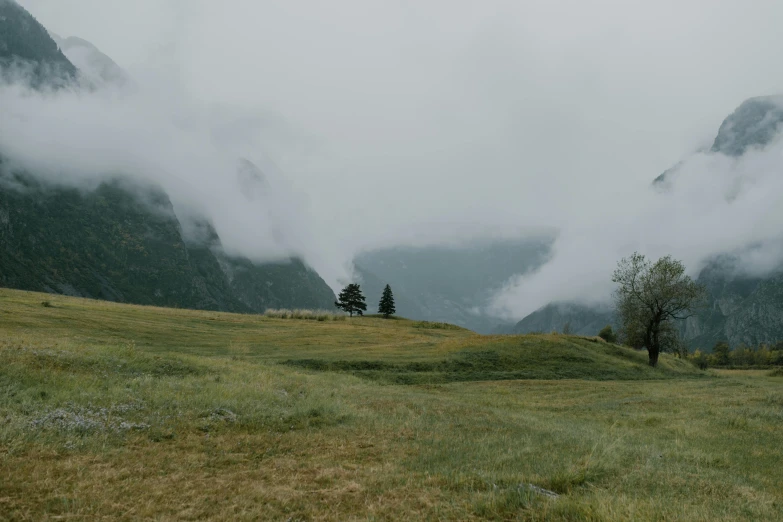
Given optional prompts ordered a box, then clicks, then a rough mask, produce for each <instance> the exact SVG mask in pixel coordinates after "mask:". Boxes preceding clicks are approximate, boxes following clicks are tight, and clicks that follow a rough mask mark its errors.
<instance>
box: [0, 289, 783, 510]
mask: <svg viewBox="0 0 783 522" xmlns="http://www.w3.org/2000/svg"><path fill="white" fill-rule="evenodd" d="M43 301H49V303H50V305H51V306H48V307H45V306H42V304H41V303H42V302H43ZM417 324H420V323H417V322H413V321H407V320H395V321H387V320H383V319H379V318H370V317H365V318H354V319H349V320H345V321H324V322H319V321H291V320H286V319H272V318H265V317H262V316H241V315H230V314H217V313H212V312H195V311H186V310H166V309H157V308H145V307H136V306H125V305H116V304H111V303H102V302H96V301H87V300H79V299H72V298H66V297H59V296H42V295H41V294H33V293H25V292H15V291H6V290H0V362H2V364H1V365H0V519H9V520H55V519H63V518H69V519H77V520H78V519H99V518H111V519H120V520H138V519H155V520H173V519H222V520H228V519H232V520H258V519H264V520H354V519H356V520H401V519H408V520H410V519H437V520H471V519H496V520H508V519H521V520H688V521H690V520H704V521H707V520H710V521H712V520H777V519H783V471H781V470H783V465H782V464H783V429H781V428H783V426H782V423H783V391H781V388H780V378H779V377H771V376H768V375H767V374H766V373H767V372H720V374H718V373H711V374H704V373H702V372H699V371H697V370H695V369H694V368H693V367H691V366H689V365H688V364H686V363H683V362H682V361H680V360H678V359H675V358H673V357H668V356H666V357H663V358H662V367H661V368H659V369H650V368H647V367H646V365H645V357H644V354H640V353H638V352H634V351H630V350H626V349H623V348H620V347H616V346H614V345H608V344H605V343H603V342H597V341H595V340H591V339H584V338H578V337H571V336H548V335H544V336H510V337H484V336H479V335H475V334H473V333H471V332H469V331H466V330H462V329H455V328H421V327H417V326H416V325H417ZM286 361H292V362H290V363H286ZM293 361H298V362H293ZM302 361H316V362H307V363H305V362H302ZM373 365H374V366H373ZM324 370H326V371H324ZM399 376H405V378H404V379H396V377H399ZM518 377H524V378H523V379H518ZM395 382H409V383H414V384H406V385H399V384H394V383H395ZM530 485H533V486H536V487H541V488H545V489H548V490H552V491H555V492H557V493H559V494H560V496H559V497H558V498H556V499H552V498H549V497H547V496H545V495H541V494H539V493H537V492H536V490H535V489H532V488H531V487H530Z"/></svg>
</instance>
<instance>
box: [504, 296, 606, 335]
mask: <svg viewBox="0 0 783 522" xmlns="http://www.w3.org/2000/svg"><path fill="white" fill-rule="evenodd" d="M614 322H615V319H614V314H613V313H612V311H611V310H602V309H598V308H593V307H590V306H585V305H580V304H576V303H553V304H548V305H546V306H544V307H543V308H540V309H538V310H536V311H535V312H533V313H532V314H530V315H528V316H526V317H525V318H524V319H522V320H521V321H519V322H518V323H517V324H515V325H514V326H513V327H512V328H511V329H510V330H509V331H506V332H504V333H512V334H526V333H549V332H565V331H566V330H570V332H571V333H573V334H577V335H596V334H598V332H600V331H601V329H602V328H603V327H604V326H606V325H608V324H612V325H613V324H614ZM566 327H567V328H566Z"/></svg>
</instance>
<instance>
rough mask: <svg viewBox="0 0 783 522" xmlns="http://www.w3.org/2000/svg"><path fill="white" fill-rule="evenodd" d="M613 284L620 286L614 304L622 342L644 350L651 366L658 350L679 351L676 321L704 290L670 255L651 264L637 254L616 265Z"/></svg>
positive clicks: (686, 315) (699, 297) (691, 308)
mask: <svg viewBox="0 0 783 522" xmlns="http://www.w3.org/2000/svg"><path fill="white" fill-rule="evenodd" d="M612 281H614V282H615V283H617V284H618V285H619V287H618V288H617V290H616V291H615V301H616V305H617V315H618V318H619V320H620V324H621V331H620V335H621V339H622V341H623V342H624V343H625V344H628V345H630V346H633V347H635V348H646V349H647V352H648V354H649V356H650V366H656V365H657V364H658V355H659V354H660V352H661V351H666V350H676V349H678V348H679V335H678V331H677V328H676V324H675V321H677V320H680V319H685V318H687V317H689V316H690V315H691V310H693V309H694V308H695V307H696V306H697V305H698V304H699V303H700V302H701V301H702V300H703V298H704V297H705V295H706V289H705V288H704V286H702V285H700V284H697V283H695V282H694V281H693V280H692V279H691V278H690V277H689V276H687V275H685V266H684V265H683V264H682V263H681V262H680V261H677V260H676V259H672V257H671V256H666V257H662V258H660V259H659V260H658V261H656V262H655V263H652V262H650V261H648V260H647V259H646V258H645V256H643V255H642V254H639V253H638V252H635V253H634V254H633V255H632V256H631V257H629V258H623V259H622V260H621V261H620V262H619V263H618V265H617V269H616V270H615V271H614V274H613V276H612Z"/></svg>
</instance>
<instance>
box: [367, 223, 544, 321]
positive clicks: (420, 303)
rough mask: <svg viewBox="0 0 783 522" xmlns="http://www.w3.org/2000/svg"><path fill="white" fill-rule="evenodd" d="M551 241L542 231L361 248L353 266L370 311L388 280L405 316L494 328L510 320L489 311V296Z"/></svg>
mask: <svg viewBox="0 0 783 522" xmlns="http://www.w3.org/2000/svg"><path fill="white" fill-rule="evenodd" d="M551 243H552V238H551V237H546V236H542V237H530V238H528V239H522V240H510V239H505V240H503V239H496V240H481V241H474V242H468V243H466V244H462V245H450V246H431V247H397V248H386V249H379V250H373V251H369V252H363V253H361V254H359V255H358V256H356V257H355V258H354V267H355V270H356V275H357V279H358V280H359V281H360V282H361V283H362V289H363V290H364V292H365V294H366V295H367V296H369V298H370V299H368V311H370V312H374V311H375V310H376V309H377V306H378V299H380V295H381V292H382V291H383V287H384V286H385V285H386V284H390V285H391V287H392V289H393V291H394V292H395V294H394V295H395V301H396V308H397V313H398V314H400V315H402V316H403V317H411V318H415V319H423V320H427V321H437V322H449V323H454V324H458V325H460V326H464V327H466V328H470V329H472V330H474V331H476V332H479V333H493V332H496V331H498V329H499V328H500V329H503V328H507V327H508V326H510V324H511V323H509V322H508V321H506V320H503V319H502V318H499V317H496V316H493V315H491V314H488V313H487V307H488V305H489V303H490V301H491V298H492V296H493V295H494V293H495V292H496V291H497V290H498V289H500V288H502V286H503V285H504V284H505V283H506V281H507V280H508V279H509V278H511V277H513V276H515V275H517V274H523V273H526V272H529V271H532V270H535V269H536V268H538V267H540V266H541V265H543V264H544V263H545V262H546V261H547V259H548V257H549V255H550V248H551Z"/></svg>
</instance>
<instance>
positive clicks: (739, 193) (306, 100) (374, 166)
mask: <svg viewBox="0 0 783 522" xmlns="http://www.w3.org/2000/svg"><path fill="white" fill-rule="evenodd" d="M20 3H21V4H22V5H23V6H25V7H27V8H28V9H30V11H31V12H32V13H33V14H34V15H35V16H36V17H37V18H38V19H39V20H40V21H41V22H42V23H43V24H44V25H45V26H47V28H49V29H50V30H52V31H55V32H57V33H58V34H61V35H63V36H68V35H77V36H80V37H82V38H84V39H86V40H88V41H90V42H91V43H93V44H95V45H96V46H97V47H98V48H99V49H100V50H101V51H103V52H105V53H106V54H107V55H108V56H109V57H111V58H112V59H113V60H114V61H116V62H117V63H118V64H120V65H121V66H123V67H124V69H125V70H127V71H128V73H129V75H130V76H131V77H132V78H133V79H134V80H135V81H136V82H137V83H138V89H137V92H132V93H128V92H118V91H116V90H112V89H103V90H99V91H96V92H91V93H86V92H68V91H61V92H58V93H49V94H36V93H31V92H29V91H25V90H23V89H21V88H19V87H18V86H9V85H6V86H3V87H2V89H1V90H0V106H2V107H3V117H2V118H0V147H1V148H2V150H0V152H2V153H3V154H4V155H7V156H12V157H14V158H15V159H17V160H18V161H19V162H24V163H25V165H27V166H28V167H29V168H30V170H34V171H36V172H37V173H39V174H41V175H46V176H48V177H49V178H50V179H52V180H56V181H58V182H68V183H86V182H87V180H89V179H94V178H96V177H100V176H104V175H107V174H115V173H122V174H126V175H130V176H134V177H139V178H141V179H146V180H152V181H155V182H158V183H160V184H161V185H162V186H163V187H164V188H165V189H166V191H167V192H168V193H169V194H170V196H171V198H172V200H173V201H174V204H175V206H176V207H177V210H178V212H179V213H180V214H183V215H184V214H186V211H192V212H196V213H198V212H201V213H203V214H206V215H208V216H209V217H211V218H212V219H213V221H214V223H215V226H216V228H217V229H218V232H219V233H220V235H221V237H222V238H223V240H224V242H225V244H226V247H227V248H228V249H231V250H232V251H235V252H241V253H244V254H246V255H248V256H250V257H252V258H254V259H259V260H269V259H274V258H279V257H282V256H287V255H301V256H302V257H304V258H305V260H306V261H307V262H308V263H309V264H311V265H312V266H313V267H314V268H316V269H317V270H318V271H319V273H321V275H322V276H323V277H324V278H325V279H326V280H327V282H328V283H329V284H330V285H332V286H333V287H337V286H339V284H340V282H341V281H344V280H345V279H346V278H348V277H350V261H351V259H352V258H353V256H354V254H355V253H356V252H359V251H361V250H365V249H371V248H378V247H385V246H393V245H411V244H413V245H427V244H453V243H459V242H464V241H466V240H470V239H475V238H477V237H483V238H486V237H498V236H499V237H504V238H508V237H525V236H528V235H531V234H538V233H539V232H540V231H541V230H553V229H554V230H556V231H558V239H557V241H556V243H555V251H554V256H553V259H552V261H551V262H550V263H548V264H547V265H546V266H544V267H542V268H541V269H540V270H539V271H538V272H537V273H536V274H534V275H529V276H525V277H524V278H523V279H519V280H514V281H511V282H510V283H509V285H508V288H507V289H506V290H505V291H504V292H502V293H501V294H500V295H499V296H498V297H497V299H496V302H495V306H494V310H495V313H502V314H504V315H507V316H510V317H514V318H520V317H522V316H523V315H525V314H526V313H528V312H530V311H532V310H535V309H536V308H538V307H540V306H542V305H544V304H546V303H547V302H549V301H553V300H571V299H577V300H584V301H602V300H605V299H606V296H607V295H608V293H609V291H610V286H611V285H610V283H609V279H610V276H611V271H612V269H613V267H614V266H615V264H616V262H617V260H618V259H619V258H620V257H622V256H625V255H628V254H630V253H631V252H633V251H634V250H640V251H642V252H644V253H646V254H648V255H649V256H651V257H656V256H659V255H664V254H672V255H674V256H675V257H678V258H680V259H683V260H684V261H685V262H686V264H687V266H688V268H689V269H690V270H691V271H692V272H693V273H696V271H697V270H698V268H699V265H700V264H701V263H702V262H703V261H704V259H706V258H707V257H709V256H710V255H712V254H714V253H716V252H724V251H729V252H731V251H735V250H738V249H739V250H741V251H742V252H743V253H744V254H743V255H745V256H746V259H747V260H748V261H747V267H748V269H752V270H757V271H765V270H769V269H770V267H771V266H774V265H775V263H776V262H777V259H779V256H778V254H776V253H775V252H776V251H777V250H776V249H777V248H778V247H777V246H776V245H778V244H779V241H778V240H777V236H776V234H777V231H776V230H775V225H776V224H777V223H780V222H781V221H780V213H779V212H780V211H779V210H777V208H779V207H780V205H779V203H780V201H779V200H777V199H776V198H775V194H780V193H781V192H780V190H779V188H780V187H779V185H778V183H779V182H778V180H777V179H776V176H775V175H774V168H775V165H776V164H777V165H780V158H779V154H780V147H779V144H777V143H775V144H772V145H770V146H769V147H768V148H767V149H766V150H765V151H756V152H753V153H749V154H746V155H745V157H743V158H741V159H739V160H732V159H729V158H724V157H721V156H719V155H710V154H704V153H699V154H696V155H695V156H692V152H693V151H694V150H698V149H700V148H702V147H703V146H704V145H705V143H709V141H710V140H711V138H712V137H714V134H715V132H716V130H717V128H718V126H719V125H720V122H721V121H722V119H723V118H724V117H725V116H726V115H727V114H728V113H729V112H731V111H732V110H733V109H734V107H736V106H737V105H738V104H739V103H740V102H742V101H743V100H744V99H746V98H748V97H751V96H755V95H761V94H771V93H775V92H778V91H780V90H783V69H780V68H777V67H770V66H769V64H772V63H776V61H777V59H778V50H779V49H780V48H781V45H783V34H782V33H781V32H780V31H779V30H778V27H777V25H776V23H777V20H780V18H781V16H783V4H781V3H780V2H777V1H772V0H770V1H767V0H760V1H759V2H758V4H757V5H756V6H755V8H754V9H753V10H748V9H747V5H746V2H741V1H739V0H736V1H734V0H732V1H727V2H721V3H720V5H715V3H714V2H711V1H708V0H698V1H696V2H692V3H688V4H687V5H683V3H682V2H675V1H674V0H665V1H662V2H653V3H650V2H647V3H633V2H631V3H629V2H622V1H617V0H601V1H598V2H591V3H589V4H588V3H586V2H582V1H577V0H562V1H557V2H517V1H511V0H509V1H505V0H500V1H498V2H496V3H494V4H493V6H492V8H491V9H489V8H487V7H486V6H485V5H483V4H479V3H476V4H472V3H465V2H462V3H454V2H449V1H445V0H430V1H425V2H419V3H417V4H416V8H415V9H413V8H412V7H411V6H409V5H407V4H405V3H404V2H403V3H399V2H375V1H370V2H365V1H363V0H362V1H359V0H341V1H339V2H336V3H330V4H329V5H326V4H324V5H318V4H314V5H309V6H308V7H307V8H306V9H305V8H303V7H302V6H301V5H299V4H298V3H296V2H211V1H207V0H193V1H190V2H186V3H185V2H180V1H178V0H140V1H139V2H134V3H129V2H124V1H119V0H118V1H109V0H107V1H105V2H97V3H96V2H94V1H92V0H71V1H69V2H67V3H65V2H62V1H61V0H20ZM673 13H675V14H673ZM662 34H665V35H666V38H661V35H662ZM726 35H732V37H731V38H727V36H726ZM683 157H685V158H689V159H687V160H686V162H685V163H684V165H683V167H682V168H681V169H680V175H679V176H677V178H676V179H675V180H674V181H673V187H672V189H671V191H670V192H669V193H667V194H658V193H656V192H655V191H653V190H651V189H650V186H649V184H650V181H651V180H652V179H653V178H654V177H655V176H657V175H658V174H659V173H661V172H662V171H664V170H665V169H667V168H668V167H670V166H671V165H673V164H675V163H676V162H677V161H678V160H679V159H681V158H683ZM240 158H246V159H248V160H250V161H252V162H253V163H254V164H255V165H257V166H258V167H259V168H260V170H261V171H262V172H263V174H264V178H265V180H266V181H265V184H266V185H264V190H262V191H260V194H261V195H257V196H256V197H254V198H247V197H246V196H245V193H246V192H247V190H246V189H243V188H242V185H241V184H240V183H239V182H238V180H237V167H238V164H239V161H240ZM778 178H780V176H778ZM267 185H268V186H267ZM254 193H255V192H254ZM732 198H733V199H732ZM776 219H777V222H776V221H775V220H776ZM531 231H532V232H531ZM455 284H458V282H455Z"/></svg>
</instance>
